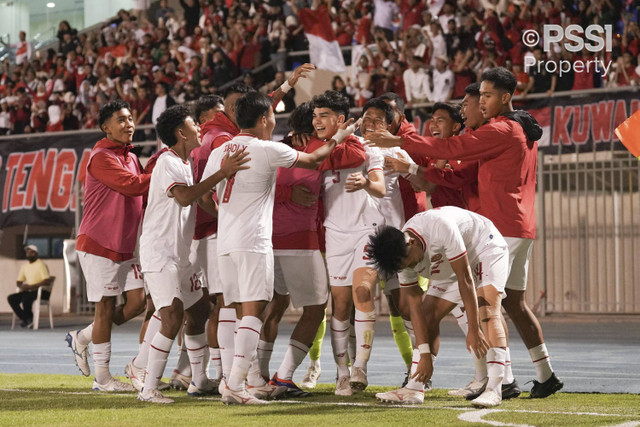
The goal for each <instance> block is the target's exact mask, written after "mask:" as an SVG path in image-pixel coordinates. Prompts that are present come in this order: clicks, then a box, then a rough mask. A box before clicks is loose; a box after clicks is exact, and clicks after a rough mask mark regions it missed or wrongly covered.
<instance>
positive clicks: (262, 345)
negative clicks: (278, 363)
mask: <svg viewBox="0 0 640 427" xmlns="http://www.w3.org/2000/svg"><path fill="white" fill-rule="evenodd" d="M272 353H273V343H272V342H267V341H262V340H260V341H258V363H259V364H260V374H261V375H262V376H263V377H265V378H271V376H270V375H269V362H271V354H272Z"/></svg>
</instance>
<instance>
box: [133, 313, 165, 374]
mask: <svg viewBox="0 0 640 427" xmlns="http://www.w3.org/2000/svg"><path fill="white" fill-rule="evenodd" d="M161 326H162V320H160V312H158V311H156V312H155V313H153V316H151V319H149V324H148V325H147V330H146V331H145V333H144V338H143V339H142V342H141V343H140V347H139V348H138V355H137V356H136V357H135V359H133V366H135V367H136V368H142V369H145V368H146V367H147V360H148V359H149V345H150V344H151V340H153V337H155V336H156V334H157V333H158V331H159V330H160V327H161Z"/></svg>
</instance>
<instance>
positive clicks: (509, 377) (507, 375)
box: [502, 347, 515, 384]
mask: <svg viewBox="0 0 640 427" xmlns="http://www.w3.org/2000/svg"><path fill="white" fill-rule="evenodd" d="M514 380H515V378H513V371H512V370H511V352H510V351H509V347H507V349H506V354H505V358H504V379H503V380H502V384H511V383H512V382H513V381H514Z"/></svg>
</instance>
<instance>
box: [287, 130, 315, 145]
mask: <svg viewBox="0 0 640 427" xmlns="http://www.w3.org/2000/svg"><path fill="white" fill-rule="evenodd" d="M310 140H311V135H309V134H306V133H294V134H293V135H291V145H293V146H294V147H306V146H307V144H308V143H309V141H310Z"/></svg>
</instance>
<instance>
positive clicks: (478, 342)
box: [467, 328, 489, 359]
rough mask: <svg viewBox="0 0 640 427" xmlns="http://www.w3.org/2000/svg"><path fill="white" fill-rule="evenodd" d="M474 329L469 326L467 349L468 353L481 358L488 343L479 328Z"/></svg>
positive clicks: (487, 347)
mask: <svg viewBox="0 0 640 427" xmlns="http://www.w3.org/2000/svg"><path fill="white" fill-rule="evenodd" d="M474 329H475V330H471V328H469V333H467V350H469V353H472V354H474V355H475V356H476V358H478V359H482V358H483V357H485V356H486V354H487V351H488V350H489V343H487V340H486V339H485V337H484V334H483V333H482V331H481V330H480V328H474Z"/></svg>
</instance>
